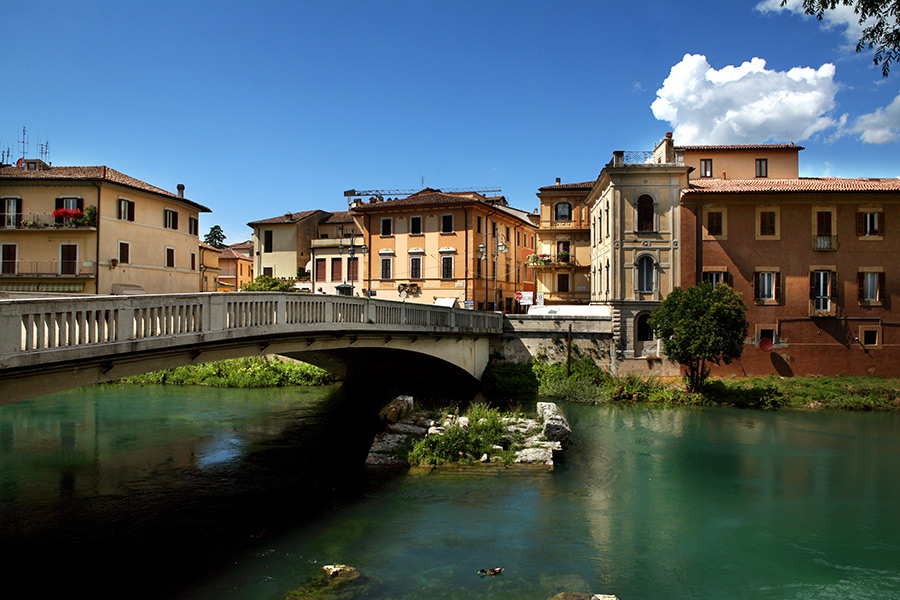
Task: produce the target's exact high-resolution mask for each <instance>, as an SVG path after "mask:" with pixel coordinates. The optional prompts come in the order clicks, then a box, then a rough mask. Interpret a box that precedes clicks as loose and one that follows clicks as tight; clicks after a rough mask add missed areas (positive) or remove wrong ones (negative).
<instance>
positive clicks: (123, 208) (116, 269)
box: [0, 159, 210, 294]
mask: <svg viewBox="0 0 900 600" xmlns="http://www.w3.org/2000/svg"><path fill="white" fill-rule="evenodd" d="M201 212H210V211H209V209H208V208H206V207H205V206H203V205H201V204H197V203H196V202H192V201H191V200H188V199H187V198H185V197H184V186H182V185H180V184H179V186H178V193H177V194H173V193H171V192H168V191H166V190H163V189H161V188H158V187H155V186H152V185H150V184H148V183H145V182H143V181H140V180H138V179H135V178H133V177H129V176H128V175H125V174H123V173H120V172H118V171H116V170H114V169H111V168H109V167H105V166H99V167H60V166H50V165H48V164H47V163H45V162H43V161H41V160H38V159H22V160H20V161H19V163H18V164H17V165H16V166H11V165H2V166H0V246H2V248H0V250H2V269H0V290H6V291H23V292H61V293H75V294H111V293H112V294H115V293H141V292H146V293H178V292H195V291H198V290H199V289H200V286H199V281H200V278H199V269H200V263H199V239H198V228H199V221H198V215H199V213H201Z"/></svg>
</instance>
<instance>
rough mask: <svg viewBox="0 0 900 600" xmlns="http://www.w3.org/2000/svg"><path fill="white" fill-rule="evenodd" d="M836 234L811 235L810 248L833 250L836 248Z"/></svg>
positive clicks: (825, 250) (821, 250)
mask: <svg viewBox="0 0 900 600" xmlns="http://www.w3.org/2000/svg"><path fill="white" fill-rule="evenodd" d="M839 246H840V244H838V236H836V235H814V236H812V249H813V250H817V251H820V252H834V251H835V250H837V249H838V247H839Z"/></svg>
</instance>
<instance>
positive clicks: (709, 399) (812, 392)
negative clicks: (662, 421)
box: [484, 358, 900, 410]
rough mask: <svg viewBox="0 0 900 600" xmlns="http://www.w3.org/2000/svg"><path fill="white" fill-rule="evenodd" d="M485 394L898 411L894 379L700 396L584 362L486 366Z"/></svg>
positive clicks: (711, 387)
mask: <svg viewBox="0 0 900 600" xmlns="http://www.w3.org/2000/svg"><path fill="white" fill-rule="evenodd" d="M484 382H485V389H486V391H492V392H503V393H522V392H524V391H527V390H528V389H533V390H534V391H536V393H538V394H540V395H542V396H550V397H552V398H559V399H563V400H568V401H571V402H581V403H586V404H603V403H607V402H619V403H633V402H644V403H651V404H672V405H694V406H738V407H745V408H762V409H778V408H807V409H820V408H830V409H839V410H900V379H898V378H882V377H851V376H839V377H792V378H781V377H777V376H774V375H771V376H766V377H742V378H728V379H715V378H713V379H710V380H709V382H708V383H707V385H706V387H705V388H704V389H703V391H702V392H701V393H695V394H691V393H688V392H686V391H685V390H684V388H683V385H682V382H681V380H680V379H673V380H671V381H664V380H662V379H659V378H656V377H652V376H651V377H640V376H637V375H627V376H624V377H614V376H612V375H610V374H609V373H607V372H606V371H603V370H602V369H600V368H599V367H598V366H597V365H596V364H595V363H594V362H593V361H592V360H591V359H590V358H579V359H577V360H573V361H572V364H571V373H570V374H568V375H567V369H566V365H565V364H559V363H557V364H548V363H546V362H543V361H541V360H534V361H532V362H531V363H530V364H528V363H526V364H517V365H512V364H510V363H501V364H497V365H489V366H488V368H487V370H486V371H485V376H484Z"/></svg>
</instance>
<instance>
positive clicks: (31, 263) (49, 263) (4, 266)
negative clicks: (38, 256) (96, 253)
mask: <svg viewBox="0 0 900 600" xmlns="http://www.w3.org/2000/svg"><path fill="white" fill-rule="evenodd" d="M88 264H89V265H90V266H85V263H83V262H81V261H68V260H64V261H58V260H3V261H0V276H2V277H9V276H16V277H93V276H94V274H95V272H96V271H95V268H94V263H88Z"/></svg>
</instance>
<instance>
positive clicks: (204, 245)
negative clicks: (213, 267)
mask: <svg viewBox="0 0 900 600" xmlns="http://www.w3.org/2000/svg"><path fill="white" fill-rule="evenodd" d="M200 247H201V248H204V249H206V250H215V251H216V252H218V251H219V249H218V248H216V247H215V246H211V245H209V244H207V243H206V242H200Z"/></svg>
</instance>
